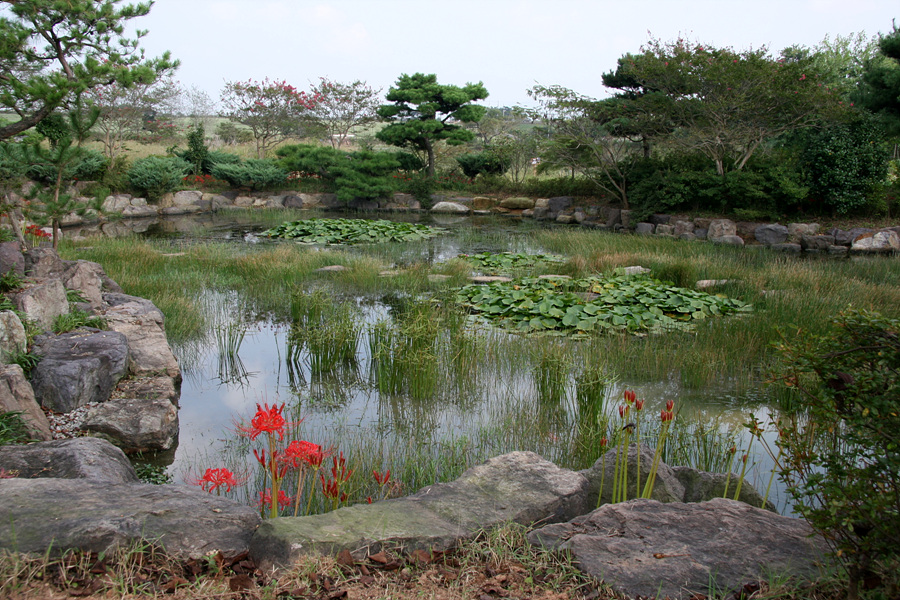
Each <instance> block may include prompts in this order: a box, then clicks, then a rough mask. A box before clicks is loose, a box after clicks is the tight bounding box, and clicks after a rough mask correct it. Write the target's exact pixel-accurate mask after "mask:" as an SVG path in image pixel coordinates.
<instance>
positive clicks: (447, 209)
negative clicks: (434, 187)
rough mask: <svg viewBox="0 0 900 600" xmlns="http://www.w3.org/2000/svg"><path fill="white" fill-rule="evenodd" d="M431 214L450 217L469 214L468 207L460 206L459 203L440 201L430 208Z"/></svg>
mask: <svg viewBox="0 0 900 600" xmlns="http://www.w3.org/2000/svg"><path fill="white" fill-rule="evenodd" d="M431 212H433V213H446V214H451V215H467V214H469V207H468V206H466V205H465V204H460V203H459V202H447V201H442V202H438V203H437V204H435V205H434V206H432V207H431Z"/></svg>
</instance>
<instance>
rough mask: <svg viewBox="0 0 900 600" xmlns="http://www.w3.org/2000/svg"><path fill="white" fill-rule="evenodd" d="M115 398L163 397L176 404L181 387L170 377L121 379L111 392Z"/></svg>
mask: <svg viewBox="0 0 900 600" xmlns="http://www.w3.org/2000/svg"><path fill="white" fill-rule="evenodd" d="M113 395H114V396H115V397H117V398H144V399H147V400H155V399H157V398H164V399H166V400H168V401H169V402H171V403H172V404H174V405H176V406H178V399H179V398H180V397H181V389H180V386H179V385H178V382H177V381H176V380H175V379H173V378H171V377H139V378H129V379H123V380H122V381H120V382H119V385H117V386H116V391H115V393H114V394H113Z"/></svg>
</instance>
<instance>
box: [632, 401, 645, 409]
mask: <svg viewBox="0 0 900 600" xmlns="http://www.w3.org/2000/svg"><path fill="white" fill-rule="evenodd" d="M634 409H635V410H638V411H641V410H644V401H643V400H635V401H634Z"/></svg>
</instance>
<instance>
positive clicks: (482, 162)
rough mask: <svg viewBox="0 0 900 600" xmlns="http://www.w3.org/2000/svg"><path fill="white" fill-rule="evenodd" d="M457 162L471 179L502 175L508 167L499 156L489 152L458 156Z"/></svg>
mask: <svg viewBox="0 0 900 600" xmlns="http://www.w3.org/2000/svg"><path fill="white" fill-rule="evenodd" d="M456 162H458V163H459V166H460V168H461V169H462V172H463V173H464V174H465V175H466V177H469V178H471V179H474V178H475V177H477V176H478V175H482V174H484V175H502V174H503V173H504V172H505V171H506V168H507V166H508V163H504V161H503V160H502V159H501V158H500V157H499V156H497V155H496V154H494V153H492V152H488V151H485V152H477V153H474V154H463V155H462V156H457V157H456Z"/></svg>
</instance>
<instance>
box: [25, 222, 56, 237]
mask: <svg viewBox="0 0 900 600" xmlns="http://www.w3.org/2000/svg"><path fill="white" fill-rule="evenodd" d="M25 235H30V236H31V237H35V238H42V239H47V238H50V237H53V236H51V235H50V234H49V233H47V232H46V231H44V230H43V229H41V228H40V227H38V226H37V225H35V224H34V223H32V224H31V225H27V226H26V227H25Z"/></svg>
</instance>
